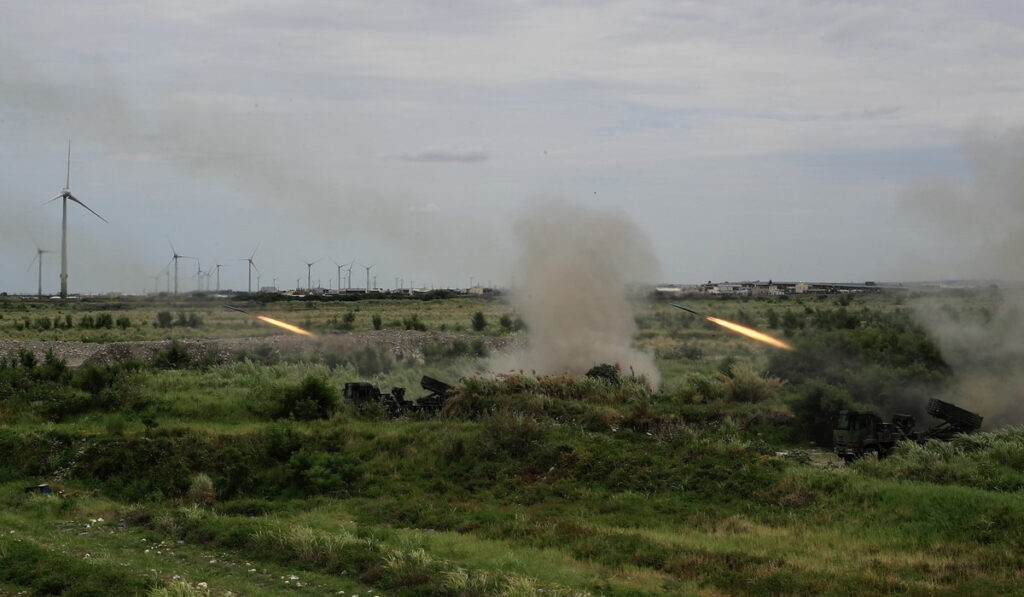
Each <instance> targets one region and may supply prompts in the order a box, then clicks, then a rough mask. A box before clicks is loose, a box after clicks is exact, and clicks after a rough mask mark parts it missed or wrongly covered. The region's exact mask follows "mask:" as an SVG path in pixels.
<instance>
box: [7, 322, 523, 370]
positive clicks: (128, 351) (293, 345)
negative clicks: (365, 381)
mask: <svg viewBox="0 0 1024 597" xmlns="http://www.w3.org/2000/svg"><path fill="white" fill-rule="evenodd" d="M455 340H462V341H463V342H466V343H470V342H473V341H474V340H482V341H483V343H484V345H485V346H486V347H487V348H488V350H490V351H492V352H504V351H506V350H509V349H512V348H515V347H517V346H519V345H520V344H521V342H522V340H521V338H519V337H507V336H503V337H492V336H477V335H473V334H457V333H451V332H417V331H413V330H400V331H389V330H380V331H366V332H353V333H348V334H329V335H323V336H318V337H316V338H306V337H303V336H296V335H292V334H288V335H280V336H260V337H255V338H219V339H218V338H214V339H184V340H179V341H178V342H179V343H180V344H181V345H182V346H183V347H185V349H186V350H188V351H189V354H190V356H192V357H194V358H195V357H199V356H201V355H203V354H206V353H207V352H208V351H210V350H216V351H218V352H219V353H220V354H219V356H220V357H222V358H229V357H231V356H232V355H234V354H236V353H238V352H240V351H251V350H256V349H260V350H267V349H268V348H269V350H271V351H273V352H274V353H277V354H278V356H287V355H303V354H308V355H315V354H320V353H323V352H328V351H330V352H340V353H345V352H349V351H355V350H359V349H360V348H362V347H364V346H374V347H377V348H383V349H386V350H388V351H389V352H391V354H392V356H394V357H395V358H396V359H400V358H408V357H413V358H422V357H423V346H425V345H427V344H434V343H442V344H450V343H452V342H454V341H455ZM170 344H171V341H170V340H157V341H144V342H108V343H105V344H100V343H92V342H38V341H0V355H2V356H4V357H7V356H9V355H13V354H16V353H17V352H18V351H19V350H28V351H31V352H33V353H35V354H36V356H37V357H38V358H39V359H40V360H42V358H43V356H44V355H45V354H46V352H47V351H48V350H52V351H53V353H54V354H55V355H56V356H57V357H58V358H61V359H64V361H65V362H67V364H68V366H69V367H81V366H82V365H85V364H95V365H104V364H110V363H115V362H118V361H123V360H127V359H142V360H146V361H148V360H152V359H153V357H154V356H156V355H157V354H158V353H159V352H161V351H163V350H166V349H167V347H168V346H170Z"/></svg>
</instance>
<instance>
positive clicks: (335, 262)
mask: <svg viewBox="0 0 1024 597" xmlns="http://www.w3.org/2000/svg"><path fill="white" fill-rule="evenodd" d="M331 261H332V262H333V263H334V265H336V266H338V292H341V268H343V267H345V266H344V265H342V264H340V263H338V262H337V261H334V260H333V259H331ZM327 283H328V284H330V280H328V282H327Z"/></svg>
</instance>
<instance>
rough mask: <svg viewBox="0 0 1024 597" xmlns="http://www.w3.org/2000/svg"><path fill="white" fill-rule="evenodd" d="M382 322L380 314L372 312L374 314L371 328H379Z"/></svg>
mask: <svg viewBox="0 0 1024 597" xmlns="http://www.w3.org/2000/svg"><path fill="white" fill-rule="evenodd" d="M382 323H383V322H382V321H381V318H380V315H376V314H374V316H373V329H375V330H379V329H380V328H381V324H382Z"/></svg>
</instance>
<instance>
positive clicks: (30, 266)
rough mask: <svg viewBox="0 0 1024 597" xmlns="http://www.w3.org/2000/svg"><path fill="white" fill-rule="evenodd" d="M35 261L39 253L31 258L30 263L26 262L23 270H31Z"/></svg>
mask: <svg viewBox="0 0 1024 597" xmlns="http://www.w3.org/2000/svg"><path fill="white" fill-rule="evenodd" d="M36 259H39V253H36V256H35V257H33V258H32V261H29V262H28V267H26V268H25V271H26V272H27V271H29V270H30V269H32V266H33V265H35V263H36Z"/></svg>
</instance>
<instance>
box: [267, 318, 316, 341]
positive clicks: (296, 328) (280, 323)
mask: <svg viewBox="0 0 1024 597" xmlns="http://www.w3.org/2000/svg"><path fill="white" fill-rule="evenodd" d="M256 319H259V320H260V321H265V322H267V323H269V324H270V325H276V326H277V327H279V328H283V329H286V330H288V331H289V332H294V333H296V334H302V335H303V336H309V337H310V338H316V334H314V333H313V332H307V331H306V330H304V329H302V328H300V327H299V326H297V325H292V324H290V323H285V322H283V321H278V320H276V319H273V318H271V317H267V316H265V315H257V316H256Z"/></svg>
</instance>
